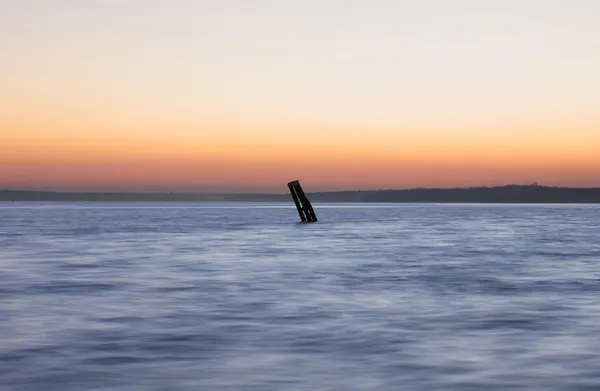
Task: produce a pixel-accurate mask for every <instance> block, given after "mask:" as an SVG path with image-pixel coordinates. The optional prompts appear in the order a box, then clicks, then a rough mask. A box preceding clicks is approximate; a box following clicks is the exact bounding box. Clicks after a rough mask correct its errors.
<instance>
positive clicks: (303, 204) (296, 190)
mask: <svg viewBox="0 0 600 391" xmlns="http://www.w3.org/2000/svg"><path fill="white" fill-rule="evenodd" d="M288 187H289V188H290V193H292V198H293V199H294V203H295V204H296V209H298V214H299V215H300V219H301V220H302V222H303V223H314V222H315V221H317V215H315V211H314V210H313V207H312V205H311V204H310V201H309V200H308V198H306V194H304V190H302V186H300V182H298V181H292V182H290V183H288Z"/></svg>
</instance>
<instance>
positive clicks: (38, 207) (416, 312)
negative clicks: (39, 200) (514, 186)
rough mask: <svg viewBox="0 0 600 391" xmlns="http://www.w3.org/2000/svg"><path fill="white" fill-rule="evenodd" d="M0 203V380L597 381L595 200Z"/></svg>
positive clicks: (168, 383) (176, 383)
mask: <svg viewBox="0 0 600 391" xmlns="http://www.w3.org/2000/svg"><path fill="white" fill-rule="evenodd" d="M315 210H316V212H317V216H318V217H319V219H320V222H318V223H316V224H297V223H296V222H297V221H298V219H299V218H298V215H297V213H296V211H295V209H294V208H293V206H291V201H290V204H137V203H122V204H101V203H83V204H69V203H61V204H27V203H15V204H13V203H10V204H9V203H6V204H0V390H2V391H16V390H61V391H62V390H115V391H116V390H119V391H132V390H340V391H350V390H428V391H429V390H509V389H510V390H598V389H600V206H591V205H588V206H576V205H562V206H556V205H533V206H527V205H360V204H359V205H333V204H328V205H323V204H321V205H319V204H317V205H315Z"/></svg>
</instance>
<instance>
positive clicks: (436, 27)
mask: <svg viewBox="0 0 600 391" xmlns="http://www.w3.org/2000/svg"><path fill="white" fill-rule="evenodd" d="M283 3H285V4H286V5H283ZM325 3H326V4H327V5H319V4H321V2H317V1H312V0H311V1H303V2H281V5H279V4H280V3H276V4H278V5H275V4H273V2H267V1H254V2H243V1H233V0H229V1H201V2H196V1H184V0H180V1H173V2H162V1H144V2H142V1H137V0H132V1H129V2H127V5H126V6H123V5H122V3H121V2H118V1H99V0H98V1H95V0H91V1H86V2H80V1H74V0H71V1H68V0H61V1H57V2H52V5H50V2H44V1H34V0H26V1H22V2H21V1H20V2H10V1H3V2H0V49H1V50H2V53H4V56H3V58H4V59H3V65H2V66H3V68H4V69H3V71H2V73H0V86H1V88H0V107H1V108H2V109H1V110H0V189H2V188H6V189H9V188H12V189H52V190H94V191H99V190H102V191H115V190H119V191H199V192H284V191H285V190H286V187H285V184H286V183H287V181H289V180H292V179H301V180H302V181H303V183H305V185H306V187H307V188H308V189H310V190H311V191H315V190H339V189H382V188H409V187H417V186H424V187H462V186H478V185H500V184H507V183H530V182H534V181H537V182H539V183H542V184H545V185H561V186H582V187H588V186H589V187H593V186H600V109H599V108H600V74H599V73H598V69H600V52H599V51H598V49H597V48H598V47H600V25H598V23H597V20H596V19H595V17H593V15H597V14H598V13H599V12H600V6H599V5H598V4H596V3H594V2H590V1H583V0H581V1H574V2H567V1H558V0H556V1H531V2H527V5H525V2H512V1H508V2H501V3H502V4H496V5H493V6H492V5H491V4H490V3H489V2H480V1H474V0H461V1H455V2H445V1H442V0H438V1H433V2H431V3H435V4H436V7H431V6H426V5H417V4H416V3H417V2H392V1H383V0H380V1H374V2H359V1H344V2H342V1H329V2H324V4H325ZM413 3H415V4H413ZM450 3H452V4H453V5H452V6H450V5H449V4H450ZM482 3H486V4H485V5H484V4H482ZM292 4H293V5H292ZM432 9H433V10H432ZM533 15H535V16H536V17H535V18H532V16H533ZM415 20H416V21H420V22H416V21H415Z"/></svg>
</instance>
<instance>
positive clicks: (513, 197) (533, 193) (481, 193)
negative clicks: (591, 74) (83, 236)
mask: <svg viewBox="0 0 600 391" xmlns="http://www.w3.org/2000/svg"><path fill="white" fill-rule="evenodd" d="M308 197H309V199H310V200H311V201H313V202H441V203H600V188H568V187H548V186H538V185H525V186H523V185H506V186H498V187H470V188H456V189H421V188H419V189H405V190H365V191H336V192H316V193H308ZM0 201H70V202H75V201H85V202H93V201H101V202H114V201H121V202H124V201H125V202H126V201H138V202H139V201H145V202H168V201H177V202H197V201H213V202H218V201H221V202H222V201H229V202H291V197H290V195H289V194H193V193H89V192H88V193H74V192H45V191H29V190H0Z"/></svg>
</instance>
